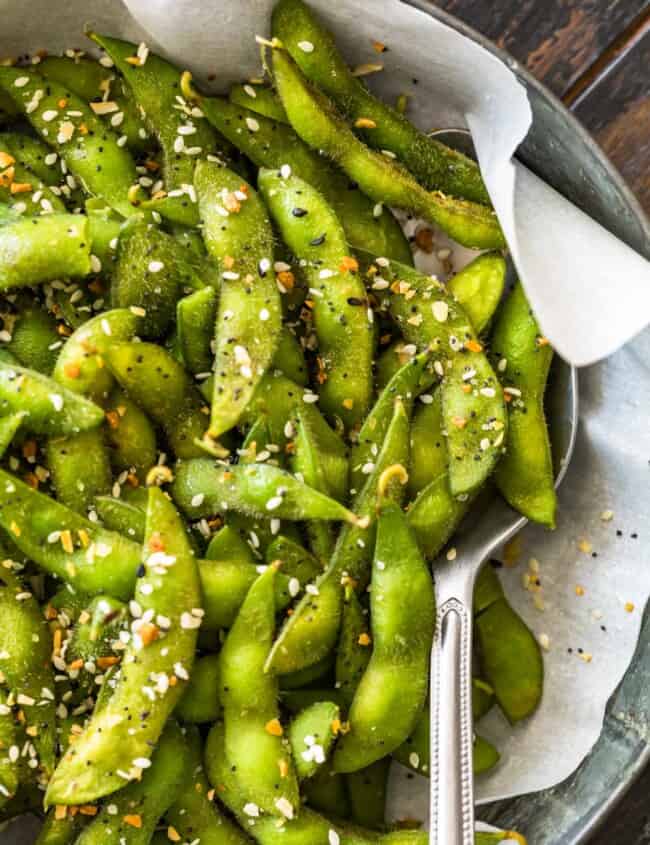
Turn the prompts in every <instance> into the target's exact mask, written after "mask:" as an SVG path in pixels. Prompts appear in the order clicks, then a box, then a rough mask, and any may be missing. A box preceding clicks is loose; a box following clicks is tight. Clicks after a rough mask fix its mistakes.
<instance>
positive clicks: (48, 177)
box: [0, 132, 65, 195]
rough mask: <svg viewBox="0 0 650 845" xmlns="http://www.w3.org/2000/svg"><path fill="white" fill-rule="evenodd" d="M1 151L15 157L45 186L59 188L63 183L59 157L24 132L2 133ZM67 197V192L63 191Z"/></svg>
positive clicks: (0, 135)
mask: <svg viewBox="0 0 650 845" xmlns="http://www.w3.org/2000/svg"><path fill="white" fill-rule="evenodd" d="M0 150H2V151H3V152H6V153H8V154H9V155H10V156H13V158H15V159H16V160H17V161H19V162H20V163H21V164H22V165H23V167H26V168H27V169H28V170H31V171H32V173H34V174H36V178H37V179H39V181H41V182H43V184H44V185H47V186H48V187H50V188H51V187H52V185H55V186H58V184H59V182H60V181H61V166H60V163H59V157H58V155H57V154H56V153H52V151H51V150H50V148H49V147H48V145H47V144H44V143H43V141H40V140H39V139H38V138H34V137H33V136H32V135H25V134H24V133H22V132H2V133H0ZM63 193H64V195H65V191H63Z"/></svg>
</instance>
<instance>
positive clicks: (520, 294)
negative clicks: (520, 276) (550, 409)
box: [492, 282, 557, 528]
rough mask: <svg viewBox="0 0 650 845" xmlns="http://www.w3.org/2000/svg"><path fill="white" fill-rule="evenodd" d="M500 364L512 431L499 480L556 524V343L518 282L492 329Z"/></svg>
mask: <svg viewBox="0 0 650 845" xmlns="http://www.w3.org/2000/svg"><path fill="white" fill-rule="evenodd" d="M492 350H493V356H494V360H495V361H496V362H497V363H496V366H497V370H498V371H499V373H500V374H501V379H502V381H503V383H504V390H505V393H506V397H507V398H508V400H509V405H508V411H509V413H508V419H509V433H508V442H507V444H506V451H505V455H504V456H503V458H502V460H501V463H500V464H499V467H498V468H497V473H496V475H495V480H496V483H497V487H498V488H499V491H500V492H501V493H502V495H503V496H504V498H505V499H506V501H507V502H508V503H509V504H510V505H512V507H513V508H515V509H516V510H518V511H519V512H520V513H522V514H523V515H524V516H526V517H527V518H528V519H531V520H533V521H534V522H540V523H541V524H542V525H547V526H549V527H550V528H553V527H555V511H556V509H557V496H556V494H555V485H554V474H553V458H552V455H551V444H550V440H549V436H548V429H547V426H546V419H545V417H544V391H545V389H546V380H547V378H548V371H549V368H550V366H551V360H552V358H553V349H552V347H551V346H550V345H549V343H548V341H547V340H546V338H544V337H543V336H542V334H541V331H540V328H539V326H538V324H537V321H536V319H535V315H534V314H533V312H532V311H531V308H530V305H529V304H528V301H527V299H526V294H525V293H524V289H523V287H522V285H521V282H518V283H517V285H516V286H515V287H514V288H513V290H512V292H511V293H510V296H509V297H508V299H507V300H506V302H505V304H504V306H503V308H502V309H501V312H500V314H499V318H498V320H497V324H496V325H495V327H494V333H493V335H492Z"/></svg>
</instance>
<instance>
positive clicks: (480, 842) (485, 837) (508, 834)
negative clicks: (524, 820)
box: [474, 830, 526, 845]
mask: <svg viewBox="0 0 650 845" xmlns="http://www.w3.org/2000/svg"><path fill="white" fill-rule="evenodd" d="M498 842H505V843H508V842H514V843H516V845H526V840H525V839H524V837H523V836H522V835H521V833H517V832H516V831H515V830H500V831H495V832H494V833H492V832H489V831H477V832H476V835H475V837H474V843H475V845H496V843H498Z"/></svg>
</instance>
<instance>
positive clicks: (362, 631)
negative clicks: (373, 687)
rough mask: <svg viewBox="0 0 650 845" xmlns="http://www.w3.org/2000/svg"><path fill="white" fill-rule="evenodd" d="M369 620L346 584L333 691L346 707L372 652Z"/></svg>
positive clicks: (352, 696) (355, 595) (347, 707)
mask: <svg viewBox="0 0 650 845" xmlns="http://www.w3.org/2000/svg"><path fill="white" fill-rule="evenodd" d="M369 621H370V620H369V619H368V615H367V612H366V613H364V611H363V608H362V607H361V604H360V602H359V599H358V598H357V594H356V593H355V591H354V590H353V589H352V587H351V586H347V587H346V588H345V600H344V602H343V612H342V615H341V631H340V634H339V641H338V646H337V649H336V690H337V692H338V693H339V694H340V696H341V698H342V699H343V701H344V702H345V706H346V709H349V707H350V705H351V704H352V699H353V698H354V696H355V693H356V691H357V687H358V686H359V681H360V680H361V678H362V677H363V675H364V672H365V671H366V669H367V667H368V663H369V662H370V656H371V655H372V647H371V645H372V638H371V636H370V631H369V628H370V625H369Z"/></svg>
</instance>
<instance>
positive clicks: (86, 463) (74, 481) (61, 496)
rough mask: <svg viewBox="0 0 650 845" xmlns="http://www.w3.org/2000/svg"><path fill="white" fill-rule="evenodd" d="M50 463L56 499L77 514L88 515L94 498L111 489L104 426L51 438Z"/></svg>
mask: <svg viewBox="0 0 650 845" xmlns="http://www.w3.org/2000/svg"><path fill="white" fill-rule="evenodd" d="M47 466H48V469H49V470H50V472H51V474H52V483H53V485H54V490H55V493H56V498H57V499H58V500H59V501H60V502H62V503H63V504H64V505H66V507H68V508H71V509H72V510H73V511H77V512H78V513H81V514H86V513H87V512H88V509H89V508H90V507H92V506H93V505H94V503H95V497H96V496H101V495H103V494H105V493H108V492H109V491H110V489H111V483H112V475H111V465H110V461H109V459H108V452H107V449H106V442H105V439H104V431H103V429H101V428H94V429H91V430H90V431H82V432H81V434H75V435H73V436H72V437H52V438H50V439H49V440H48V442H47Z"/></svg>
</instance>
